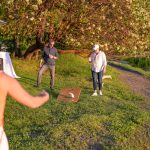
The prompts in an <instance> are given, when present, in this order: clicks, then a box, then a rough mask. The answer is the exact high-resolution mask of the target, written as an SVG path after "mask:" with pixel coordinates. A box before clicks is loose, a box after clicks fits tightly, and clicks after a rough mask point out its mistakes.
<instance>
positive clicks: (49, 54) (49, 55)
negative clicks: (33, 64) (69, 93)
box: [37, 39, 58, 89]
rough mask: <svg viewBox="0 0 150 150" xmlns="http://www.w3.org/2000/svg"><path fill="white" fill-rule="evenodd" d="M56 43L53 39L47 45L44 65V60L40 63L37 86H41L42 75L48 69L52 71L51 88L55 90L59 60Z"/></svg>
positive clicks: (44, 52)
mask: <svg viewBox="0 0 150 150" xmlns="http://www.w3.org/2000/svg"><path fill="white" fill-rule="evenodd" d="M54 44H55V41H54V40H53V39H50V40H49V43H47V44H46V45H45V46H44V49H43V55H42V56H43V60H44V64H42V62H43V60H41V62H40V70H39V72H38V77H37V86H39V85H40V84H41V80H42V74H43V72H45V71H46V70H47V69H49V71H50V78H51V81H50V88H51V89H53V88H54V78H55V61H56V60H57V59H58V51H57V49H56V48H55V47H54Z"/></svg>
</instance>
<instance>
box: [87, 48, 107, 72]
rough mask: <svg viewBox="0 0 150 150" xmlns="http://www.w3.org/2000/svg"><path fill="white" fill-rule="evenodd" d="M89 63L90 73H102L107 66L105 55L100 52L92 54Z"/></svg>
mask: <svg viewBox="0 0 150 150" xmlns="http://www.w3.org/2000/svg"><path fill="white" fill-rule="evenodd" d="M89 61H90V62H91V63H92V71H95V72H100V71H102V70H103V69H104V67H105V66H106V65H107V60H106V55H105V53H104V52H102V51H99V53H98V54H97V53H96V52H93V53H92V54H91V55H90V57H89Z"/></svg>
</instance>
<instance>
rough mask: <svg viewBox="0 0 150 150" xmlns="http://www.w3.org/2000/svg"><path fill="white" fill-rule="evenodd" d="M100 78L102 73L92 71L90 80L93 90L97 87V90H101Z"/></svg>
mask: <svg viewBox="0 0 150 150" xmlns="http://www.w3.org/2000/svg"><path fill="white" fill-rule="evenodd" d="M102 77H103V71H100V72H95V71H92V80H93V89H94V90H97V85H98V87H99V90H102Z"/></svg>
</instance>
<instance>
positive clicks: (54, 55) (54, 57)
mask: <svg viewBox="0 0 150 150" xmlns="http://www.w3.org/2000/svg"><path fill="white" fill-rule="evenodd" d="M49 57H50V58H51V59H54V60H57V59H58V51H57V49H56V48H55V53H54V54H53V55H51V54H49Z"/></svg>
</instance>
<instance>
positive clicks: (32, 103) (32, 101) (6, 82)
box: [0, 71, 49, 150]
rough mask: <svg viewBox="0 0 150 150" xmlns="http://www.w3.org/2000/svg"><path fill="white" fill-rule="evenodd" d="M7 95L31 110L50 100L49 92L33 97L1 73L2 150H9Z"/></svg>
mask: <svg viewBox="0 0 150 150" xmlns="http://www.w3.org/2000/svg"><path fill="white" fill-rule="evenodd" d="M7 95H10V96H11V97H12V98H14V99H15V100H16V101H18V102H19V103H21V104H23V105H25V106H27V107H30V108H37V107H39V106H41V105H42V104H44V103H45V102H47V101H48V99H49V94H48V93H47V92H42V93H41V94H40V95H38V96H31V95H30V94H29V93H28V92H26V91H25V90H24V89H23V87H22V86H21V85H20V83H19V82H18V81H17V80H16V79H14V78H11V77H10V76H8V75H6V74H5V73H4V72H3V71H0V150H8V149H9V146H8V141H7V137H6V135H5V132H4V110H5V104H6V97H7Z"/></svg>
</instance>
